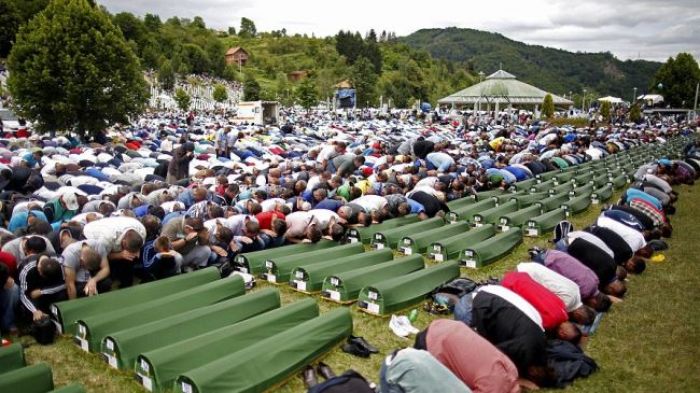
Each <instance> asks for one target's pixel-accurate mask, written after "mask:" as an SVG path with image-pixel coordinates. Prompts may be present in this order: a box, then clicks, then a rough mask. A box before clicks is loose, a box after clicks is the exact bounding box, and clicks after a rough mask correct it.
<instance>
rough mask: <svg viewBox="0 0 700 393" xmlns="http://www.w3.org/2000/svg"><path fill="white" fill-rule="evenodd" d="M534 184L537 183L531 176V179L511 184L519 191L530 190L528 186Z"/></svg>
mask: <svg viewBox="0 0 700 393" xmlns="http://www.w3.org/2000/svg"><path fill="white" fill-rule="evenodd" d="M535 184H537V179H536V178H534V177H533V178H532V179H527V180H523V181H519V182H517V183H515V184H513V188H515V190H516V191H518V192H520V191H524V192H527V191H529V190H530V187H532V186H534V185H535Z"/></svg>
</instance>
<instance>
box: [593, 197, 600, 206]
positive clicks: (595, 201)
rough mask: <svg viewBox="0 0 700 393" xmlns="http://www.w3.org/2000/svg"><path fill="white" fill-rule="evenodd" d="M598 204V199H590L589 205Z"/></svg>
mask: <svg viewBox="0 0 700 393" xmlns="http://www.w3.org/2000/svg"><path fill="white" fill-rule="evenodd" d="M599 203H600V201H599V200H598V198H591V204H593V205H597V204H599Z"/></svg>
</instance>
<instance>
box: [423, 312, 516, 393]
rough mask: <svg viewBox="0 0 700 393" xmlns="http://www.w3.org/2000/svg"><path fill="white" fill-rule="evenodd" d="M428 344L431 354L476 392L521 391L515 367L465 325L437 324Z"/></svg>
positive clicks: (503, 392) (446, 321) (439, 322)
mask: <svg viewBox="0 0 700 393" xmlns="http://www.w3.org/2000/svg"><path fill="white" fill-rule="evenodd" d="M425 343H426V346H427V347H428V348H427V349H428V352H430V354H431V355H433V357H434V358H435V359H437V360H438V361H440V363H442V364H443V365H444V366H445V367H447V368H449V369H450V371H452V373H453V374H454V375H456V376H457V378H459V379H460V380H462V382H464V383H465V384H466V385H467V386H469V388H470V389H472V391H473V392H474V393H518V392H520V386H519V385H518V369H517V368H516V367H515V364H513V362H512V361H511V360H510V359H509V358H508V356H506V355H505V354H504V353H503V352H501V351H500V350H498V348H496V347H495V346H494V345H493V344H491V343H490V342H488V341H487V340H486V339H485V338H483V337H481V336H480V335H479V334H478V333H476V332H475V331H474V330H472V329H470V328H469V327H467V325H465V324H464V323H462V322H459V321H450V320H447V319H437V320H435V321H433V322H432V323H431V324H430V326H429V327H428V334H427V335H426V338H425Z"/></svg>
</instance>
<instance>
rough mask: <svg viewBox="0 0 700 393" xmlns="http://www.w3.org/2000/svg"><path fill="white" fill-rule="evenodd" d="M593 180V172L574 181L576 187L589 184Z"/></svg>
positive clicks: (581, 175)
mask: <svg viewBox="0 0 700 393" xmlns="http://www.w3.org/2000/svg"><path fill="white" fill-rule="evenodd" d="M592 179H593V172H589V171H586V172H584V173H582V174H580V175H577V176H576V177H574V178H573V179H572V181H573V183H574V184H575V185H576V187H580V186H582V185H584V184H587V183H589V182H590V181H591V180H592Z"/></svg>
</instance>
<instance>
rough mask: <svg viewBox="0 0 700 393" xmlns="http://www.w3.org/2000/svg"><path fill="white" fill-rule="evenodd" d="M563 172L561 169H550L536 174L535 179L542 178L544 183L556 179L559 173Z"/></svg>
mask: <svg viewBox="0 0 700 393" xmlns="http://www.w3.org/2000/svg"><path fill="white" fill-rule="evenodd" d="M559 174H561V171H558V170H557V171H549V172H544V173H540V174H538V175H535V179H537V180H540V181H541V182H542V183H544V182H546V181H549V180H551V179H554V178H555V177H556V176H557V175H559Z"/></svg>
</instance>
